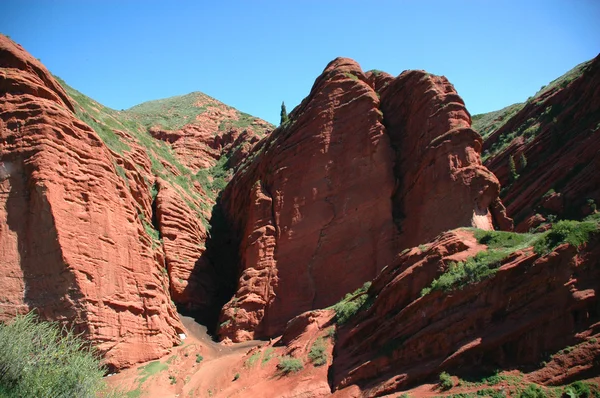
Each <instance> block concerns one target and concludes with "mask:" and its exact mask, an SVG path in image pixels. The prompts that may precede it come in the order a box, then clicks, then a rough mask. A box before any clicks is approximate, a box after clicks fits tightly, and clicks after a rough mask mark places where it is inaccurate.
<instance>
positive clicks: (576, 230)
mask: <svg viewBox="0 0 600 398" xmlns="http://www.w3.org/2000/svg"><path fill="white" fill-rule="evenodd" d="M596 232H598V224H597V223H595V222H592V221H582V222H580V221H570V220H563V221H559V222H557V223H555V224H554V225H553V226H552V229H551V230H550V231H548V232H547V233H546V234H544V235H543V237H542V238H541V239H539V240H538V241H537V242H536V243H535V245H534V251H535V252H536V253H537V254H540V255H541V254H547V253H549V252H551V251H552V250H554V249H555V248H556V247H557V246H559V245H561V244H563V243H569V244H570V245H573V246H575V247H579V246H581V245H582V244H584V243H586V242H587V241H588V240H589V238H590V235H591V234H593V233H596Z"/></svg>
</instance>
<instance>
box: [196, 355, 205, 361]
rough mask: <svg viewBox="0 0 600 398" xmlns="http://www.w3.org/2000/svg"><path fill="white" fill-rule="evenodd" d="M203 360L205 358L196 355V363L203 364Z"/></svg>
mask: <svg viewBox="0 0 600 398" xmlns="http://www.w3.org/2000/svg"><path fill="white" fill-rule="evenodd" d="M203 359H204V357H203V356H202V355H200V354H196V363H200V362H202V360H203Z"/></svg>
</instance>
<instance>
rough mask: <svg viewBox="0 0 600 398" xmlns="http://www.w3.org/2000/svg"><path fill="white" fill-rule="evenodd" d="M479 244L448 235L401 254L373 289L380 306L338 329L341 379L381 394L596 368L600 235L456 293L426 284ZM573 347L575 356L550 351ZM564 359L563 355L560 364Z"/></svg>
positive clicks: (543, 379)
mask: <svg viewBox="0 0 600 398" xmlns="http://www.w3.org/2000/svg"><path fill="white" fill-rule="evenodd" d="M479 250H481V246H480V245H478V244H477V242H476V241H475V239H474V238H473V237H472V236H470V233H469V232H468V231H465V230H456V231H452V232H448V233H444V234H442V235H440V236H439V237H438V238H436V239H435V240H434V241H433V242H431V243H430V244H428V245H427V248H425V249H424V251H422V250H419V249H417V248H414V249H412V250H411V251H409V252H407V253H405V254H403V255H401V256H400V257H399V258H398V259H397V261H396V262H395V263H394V265H393V266H391V267H388V268H386V269H385V270H384V271H383V272H382V273H381V275H379V276H378V277H377V278H376V279H375V280H374V281H373V284H372V286H371V288H370V290H369V291H368V294H369V296H370V297H372V298H373V304H372V306H371V307H370V308H369V309H367V310H365V311H363V312H362V313H359V314H358V315H357V316H355V317H354V318H352V319H351V320H350V321H349V322H348V323H347V324H346V325H344V326H342V327H341V328H339V329H338V331H337V343H336V347H335V355H334V362H333V368H332V375H333V385H334V387H335V388H338V389H339V388H345V387H348V386H351V385H358V386H360V387H361V390H362V395H363V396H369V397H373V396H381V395H385V394H389V393H392V392H394V391H397V390H399V389H406V388H408V387H410V386H414V385H417V384H419V383H422V382H424V381H426V380H428V379H429V380H434V379H435V378H436V376H437V375H438V374H439V373H440V372H441V371H451V372H452V373H453V374H455V375H468V374H469V373H470V372H476V373H477V372H484V373H485V372H486V371H487V372H489V373H492V372H493V371H494V370H495V369H506V368H514V367H515V366H519V367H520V368H521V369H526V368H527V367H529V369H530V370H536V369H539V368H540V366H541V367H542V369H540V370H536V371H535V372H533V373H531V374H530V375H526V378H527V379H528V380H531V381H535V382H540V383H545V384H551V385H555V384H564V383H568V382H571V381H573V380H576V379H581V378H582V377H590V376H591V375H593V374H597V372H598V371H599V370H600V369H599V368H598V355H599V353H600V344H599V343H598V342H597V340H596V338H591V337H593V336H595V337H597V336H598V334H599V333H600V330H599V329H598V325H599V323H598V321H599V320H600V318H599V316H600V314H599V313H598V305H599V303H600V302H599V300H598V296H597V293H596V292H598V291H599V289H600V261H599V259H600V240H599V239H598V237H596V238H595V240H592V241H591V242H590V243H589V244H588V245H587V247H584V248H582V249H581V251H580V252H579V253H578V252H577V250H576V249H575V248H574V247H572V246H569V245H568V244H563V245H561V246H559V247H558V248H556V249H555V250H554V251H553V252H551V253H550V254H548V255H545V256H538V255H536V254H534V253H533V252H532V250H531V249H530V248H529V249H525V250H522V251H517V252H515V253H514V254H512V255H511V256H510V257H509V258H507V259H506V260H504V261H503V263H502V265H501V266H500V268H499V269H498V271H497V272H496V274H495V275H493V276H492V277H491V278H489V279H486V280H483V281H481V282H479V283H477V284H473V285H468V286H465V287H463V288H462V289H461V290H454V291H451V292H449V293H446V292H441V291H433V292H431V293H429V294H427V295H425V296H422V297H421V295H420V292H421V290H422V289H423V288H425V287H428V286H429V285H430V284H431V282H432V281H433V280H434V279H435V278H436V277H439V275H440V274H441V273H442V272H444V270H446V269H447V268H448V266H449V264H450V262H452V261H460V260H464V259H465V258H467V257H471V256H473V255H474V254H476V253H477V252H478V251H479ZM571 345H574V346H576V348H575V349H574V352H587V353H588V354H587V355H579V356H578V355H573V356H570V357H569V356H567V357H569V360H568V361H565V360H564V359H565V356H564V355H562V356H561V355H559V356H556V357H554V358H555V360H553V361H550V362H548V364H547V365H546V366H544V365H540V363H541V362H542V361H543V360H544V359H545V358H546V355H548V354H552V353H555V352H557V351H559V350H560V349H562V348H564V347H566V346H571ZM559 358H563V360H559Z"/></svg>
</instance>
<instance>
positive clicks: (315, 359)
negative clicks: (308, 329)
mask: <svg viewBox="0 0 600 398" xmlns="http://www.w3.org/2000/svg"><path fill="white" fill-rule="evenodd" d="M308 359H310V360H311V362H312V363H313V365H315V366H323V365H325V364H326V363H327V354H326V353H325V342H324V341H323V339H322V338H321V337H319V338H318V339H317V340H315V342H314V343H313V345H312V347H311V348H310V352H309V353H308Z"/></svg>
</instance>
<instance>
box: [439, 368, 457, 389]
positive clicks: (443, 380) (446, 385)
mask: <svg viewBox="0 0 600 398" xmlns="http://www.w3.org/2000/svg"><path fill="white" fill-rule="evenodd" d="M439 377H440V381H439V383H438V384H439V386H440V389H441V390H442V391H446V390H449V389H451V388H452V387H454V381H452V376H450V375H449V374H448V373H446V372H442V373H440V376H439Z"/></svg>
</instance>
